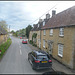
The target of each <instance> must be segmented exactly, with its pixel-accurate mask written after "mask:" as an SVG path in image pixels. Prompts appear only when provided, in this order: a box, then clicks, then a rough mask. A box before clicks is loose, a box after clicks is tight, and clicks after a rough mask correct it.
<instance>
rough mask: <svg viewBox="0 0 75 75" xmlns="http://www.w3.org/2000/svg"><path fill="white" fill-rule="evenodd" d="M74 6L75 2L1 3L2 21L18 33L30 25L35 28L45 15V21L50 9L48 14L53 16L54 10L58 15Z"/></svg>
mask: <svg viewBox="0 0 75 75" xmlns="http://www.w3.org/2000/svg"><path fill="white" fill-rule="evenodd" d="M54 6H55V7H54ZM72 6H75V1H0V21H1V20H5V21H6V23H7V24H8V26H9V25H10V29H11V30H14V31H16V30H19V29H22V28H26V27H27V26H28V25H29V24H31V25H32V26H33V24H36V23H37V22H38V20H39V17H40V16H42V15H43V14H44V13H45V14H44V15H43V16H42V17H41V19H44V18H45V17H46V12H47V11H48V10H50V9H51V10H50V11H49V12H47V13H50V15H52V10H56V14H58V13H60V12H62V11H64V10H66V9H68V8H70V7H72ZM53 7H54V8H53ZM36 19H38V20H37V21H35V20H36ZM33 21H35V22H33ZM32 22H33V23H32Z"/></svg>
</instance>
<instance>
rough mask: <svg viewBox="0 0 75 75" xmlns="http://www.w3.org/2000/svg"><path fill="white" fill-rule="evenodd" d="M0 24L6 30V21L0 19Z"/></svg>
mask: <svg viewBox="0 0 75 75" xmlns="http://www.w3.org/2000/svg"><path fill="white" fill-rule="evenodd" d="M0 26H1V27H2V28H3V29H4V30H6V31H7V26H8V25H7V24H6V21H4V20H2V21H0Z"/></svg>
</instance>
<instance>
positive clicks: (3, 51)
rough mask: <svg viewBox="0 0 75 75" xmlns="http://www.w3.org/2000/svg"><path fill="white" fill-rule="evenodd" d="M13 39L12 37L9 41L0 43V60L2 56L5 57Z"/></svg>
mask: <svg viewBox="0 0 75 75" xmlns="http://www.w3.org/2000/svg"><path fill="white" fill-rule="evenodd" d="M11 43H12V41H11V39H10V38H9V39H8V40H7V42H5V43H3V44H1V45H0V50H1V54H0V60H1V58H2V57H3V55H4V53H5V52H6V50H7V49H8V48H9V46H10V45H11Z"/></svg>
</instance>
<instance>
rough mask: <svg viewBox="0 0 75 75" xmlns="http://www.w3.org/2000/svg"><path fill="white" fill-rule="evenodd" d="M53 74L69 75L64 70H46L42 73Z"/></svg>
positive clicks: (45, 74)
mask: <svg viewBox="0 0 75 75" xmlns="http://www.w3.org/2000/svg"><path fill="white" fill-rule="evenodd" d="M52 74H56V75H67V74H65V73H64V72H61V71H49V72H45V73H43V74H42V75H52Z"/></svg>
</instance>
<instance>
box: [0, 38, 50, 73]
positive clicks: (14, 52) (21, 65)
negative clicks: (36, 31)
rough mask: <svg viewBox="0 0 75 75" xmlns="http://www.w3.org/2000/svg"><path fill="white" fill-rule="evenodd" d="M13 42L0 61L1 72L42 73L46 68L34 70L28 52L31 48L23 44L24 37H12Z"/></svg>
mask: <svg viewBox="0 0 75 75" xmlns="http://www.w3.org/2000/svg"><path fill="white" fill-rule="evenodd" d="M11 39H12V44H11V46H10V47H9V48H8V50H7V52H6V53H5V55H4V57H3V59H2V60H1V62H0V74H42V73H44V72H45V71H49V69H46V70H38V71H36V70H33V69H32V67H31V65H30V63H29V61H28V53H29V52H31V51H32V50H31V48H30V47H29V46H28V45H27V44H22V39H19V38H15V37H11Z"/></svg>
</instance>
